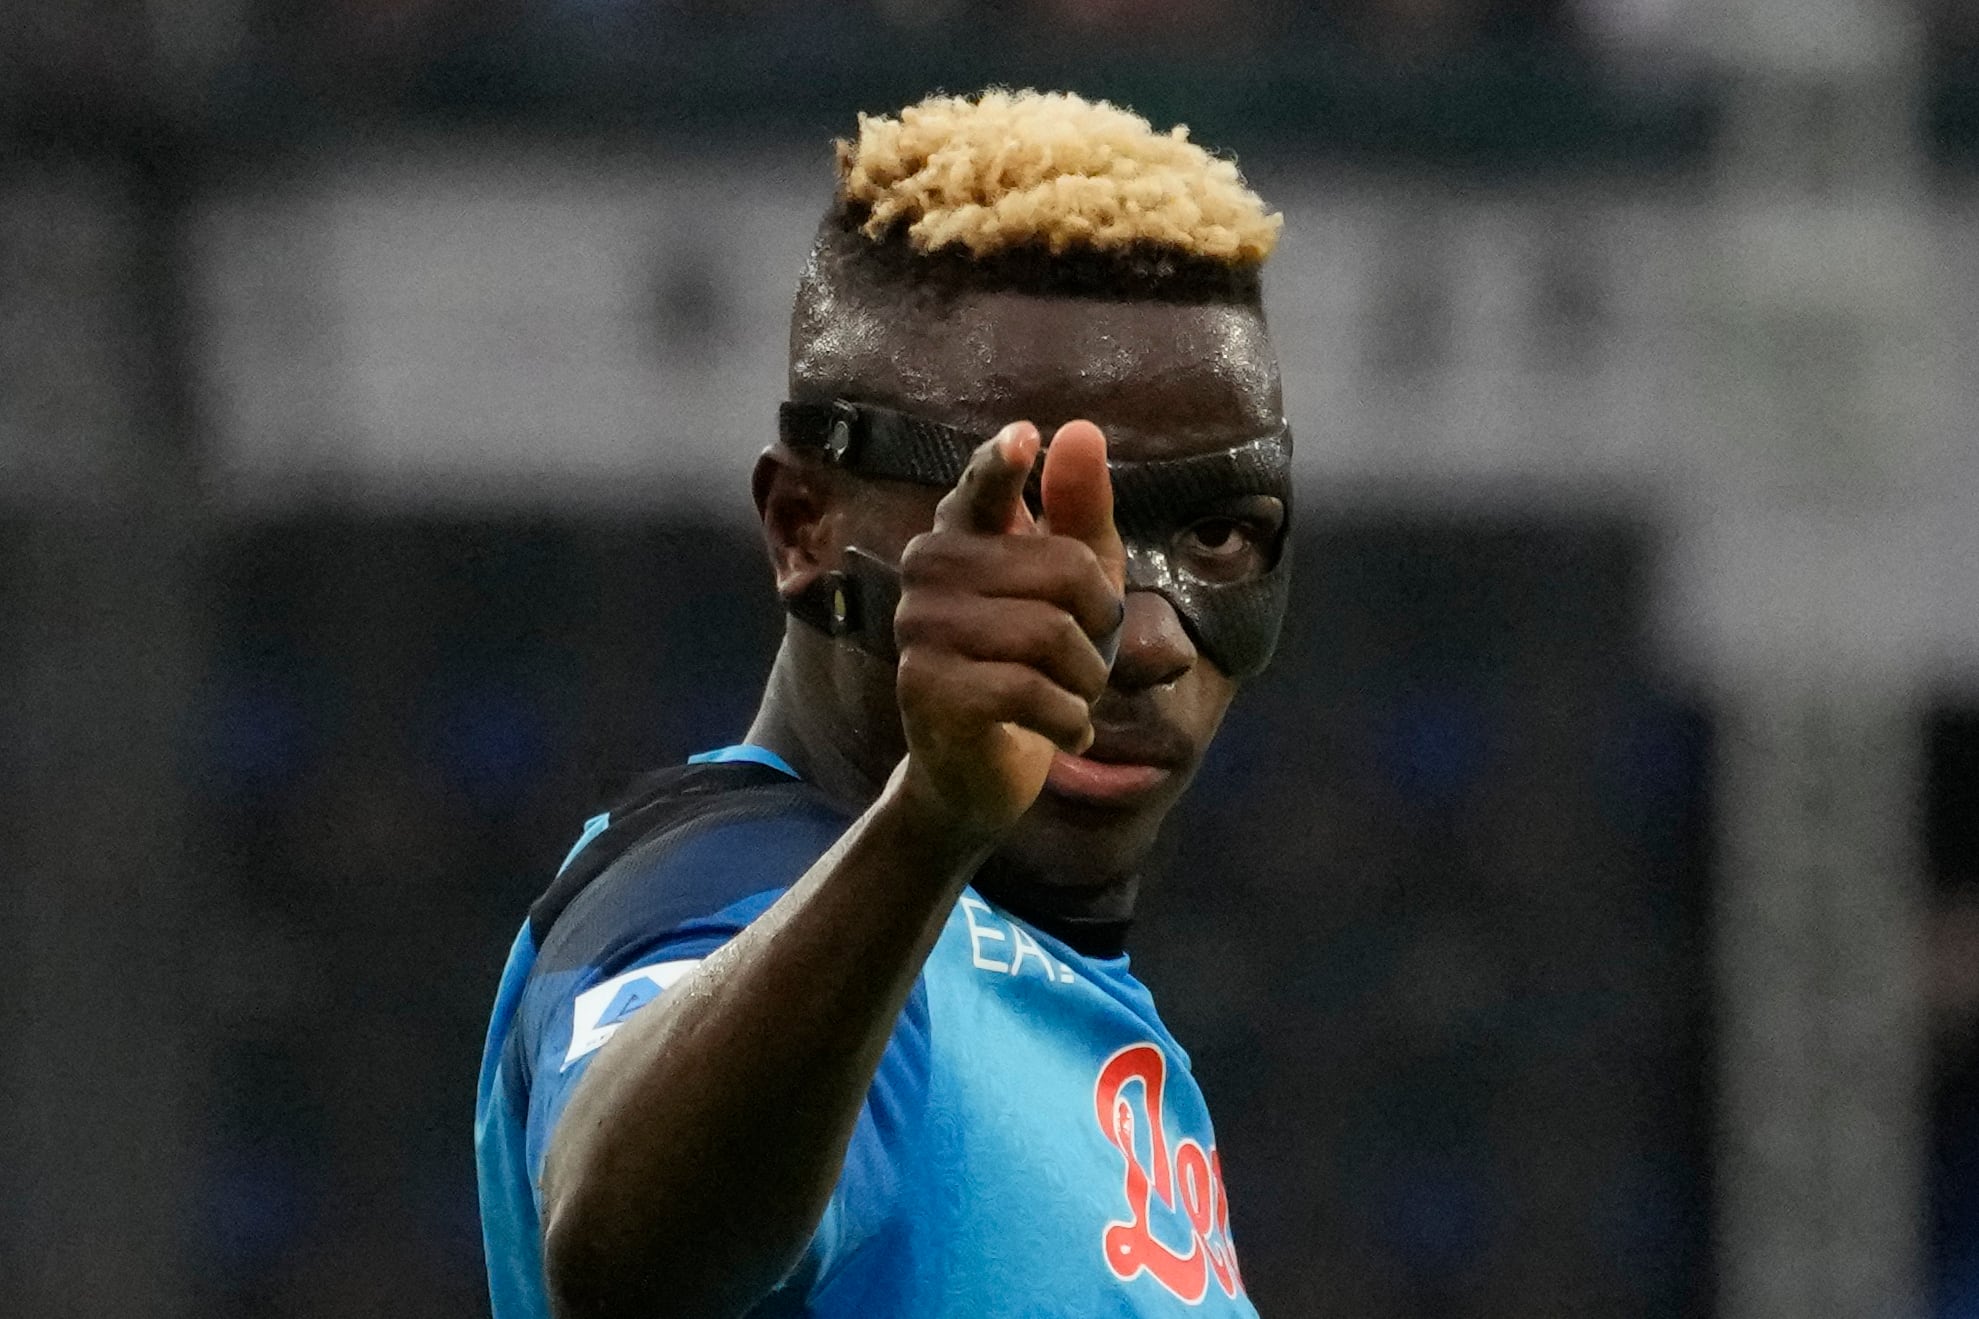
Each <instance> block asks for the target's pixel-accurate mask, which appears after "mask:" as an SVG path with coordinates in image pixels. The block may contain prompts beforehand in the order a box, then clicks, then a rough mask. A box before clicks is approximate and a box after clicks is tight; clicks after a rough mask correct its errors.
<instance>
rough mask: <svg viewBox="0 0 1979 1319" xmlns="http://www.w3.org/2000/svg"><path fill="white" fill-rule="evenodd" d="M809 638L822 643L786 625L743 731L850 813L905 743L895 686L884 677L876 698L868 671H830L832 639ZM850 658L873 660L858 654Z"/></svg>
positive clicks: (882, 780)
mask: <svg viewBox="0 0 1979 1319" xmlns="http://www.w3.org/2000/svg"><path fill="white" fill-rule="evenodd" d="M815 641H816V642H822V645H819V644H814V639H813V638H811V637H809V636H803V635H799V633H798V631H797V628H796V627H795V626H793V628H792V629H791V630H789V631H787V632H786V633H785V635H784V640H783V645H782V646H781V647H780V648H779V649H778V650H777V656H776V663H775V664H774V665H773V666H772V667H771V669H770V679H769V682H768V684H767V685H766V686H765V687H764V689H763V700H762V704H761V705H759V706H758V707H757V709H756V718H755V721H754V722H753V723H751V724H750V725H749V732H748V735H747V737H748V741H750V742H752V743H754V744H755V745H757V746H761V747H768V748H769V749H770V750H772V751H774V752H776V753H777V754H778V755H779V756H782V757H783V758H784V760H786V761H788V762H789V763H790V766H791V767H792V768H793V769H795V770H796V771H797V772H798V773H799V774H801V775H803V776H804V781H805V782H807V783H810V784H812V785H814V786H816V787H817V788H818V789H820V790H821V791H822V792H824V794H825V795H826V796H828V797H830V798H831V799H832V800H834V801H836V802H838V803H839V804H840V805H842V806H844V807H846V808H847V809H848V810H851V811H853V812H855V813H856V812H858V811H863V810H864V809H865V808H866V807H867V806H869V805H870V804H871V803H872V802H873V800H874V799H875V798H876V797H878V796H879V794H880V789H881V788H882V787H884V786H885V785H886V778H887V775H888V774H891V773H892V772H893V767H894V765H895V763H897V762H898V761H899V759H900V757H901V755H902V754H903V752H904V749H905V748H904V746H903V744H902V738H901V734H900V723H899V716H898V715H897V714H895V713H894V706H893V704H892V690H893V686H892V683H890V682H889V683H886V684H884V690H885V692H886V694H887V697H888V699H887V701H886V703H885V704H884V705H883V706H882V705H881V704H880V703H879V702H878V701H877V700H875V699H874V698H873V696H872V692H871V689H872V686H873V684H872V683H871V681H870V675H865V674H858V675H850V676H849V677H848V676H843V675H840V674H838V673H836V672H835V671H834V668H833V665H832V664H831V660H832V658H833V656H832V654H831V650H832V647H831V645H830V643H829V642H828V641H824V639H823V638H817V639H815ZM821 650H822V651H823V652H824V653H822V654H821V653H818V652H819V651H821ZM850 658H851V659H852V660H853V661H854V662H855V663H862V664H875V663H877V661H874V660H871V659H870V658H869V657H867V656H865V655H863V654H860V655H854V656H851V657H850Z"/></svg>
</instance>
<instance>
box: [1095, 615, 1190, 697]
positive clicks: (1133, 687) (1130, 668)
mask: <svg viewBox="0 0 1979 1319" xmlns="http://www.w3.org/2000/svg"><path fill="white" fill-rule="evenodd" d="M1195 662H1196V643H1195V642H1194V641H1192V640H1191V639H1190V637H1189V632H1188V629H1187V628H1184V627H1183V626H1182V619H1181V616H1180V615H1178V614H1177V613H1176V612H1175V606H1174V605H1171V604H1169V603H1168V601H1167V599H1166V598H1164V597H1162V596H1159V595H1156V594H1155V593H1154V592H1153V591H1128V592H1127V617H1126V618H1125V619H1124V620H1123V621H1122V622H1121V624H1120V654H1119V655H1118V656H1117V657H1116V658H1115V659H1114V661H1113V678H1112V685H1113V686H1114V687H1116V688H1118V689H1119V690H1121V691H1125V692H1137V691H1141V690H1143V689H1145V688H1148V687H1159V686H1161V685H1162V684H1164V683H1170V682H1174V681H1175V680H1176V679H1177V678H1180V677H1181V676H1182V675H1183V674H1185V673H1187V672H1188V671H1189V670H1190V669H1191V668H1193V667H1194V666H1195Z"/></svg>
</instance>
